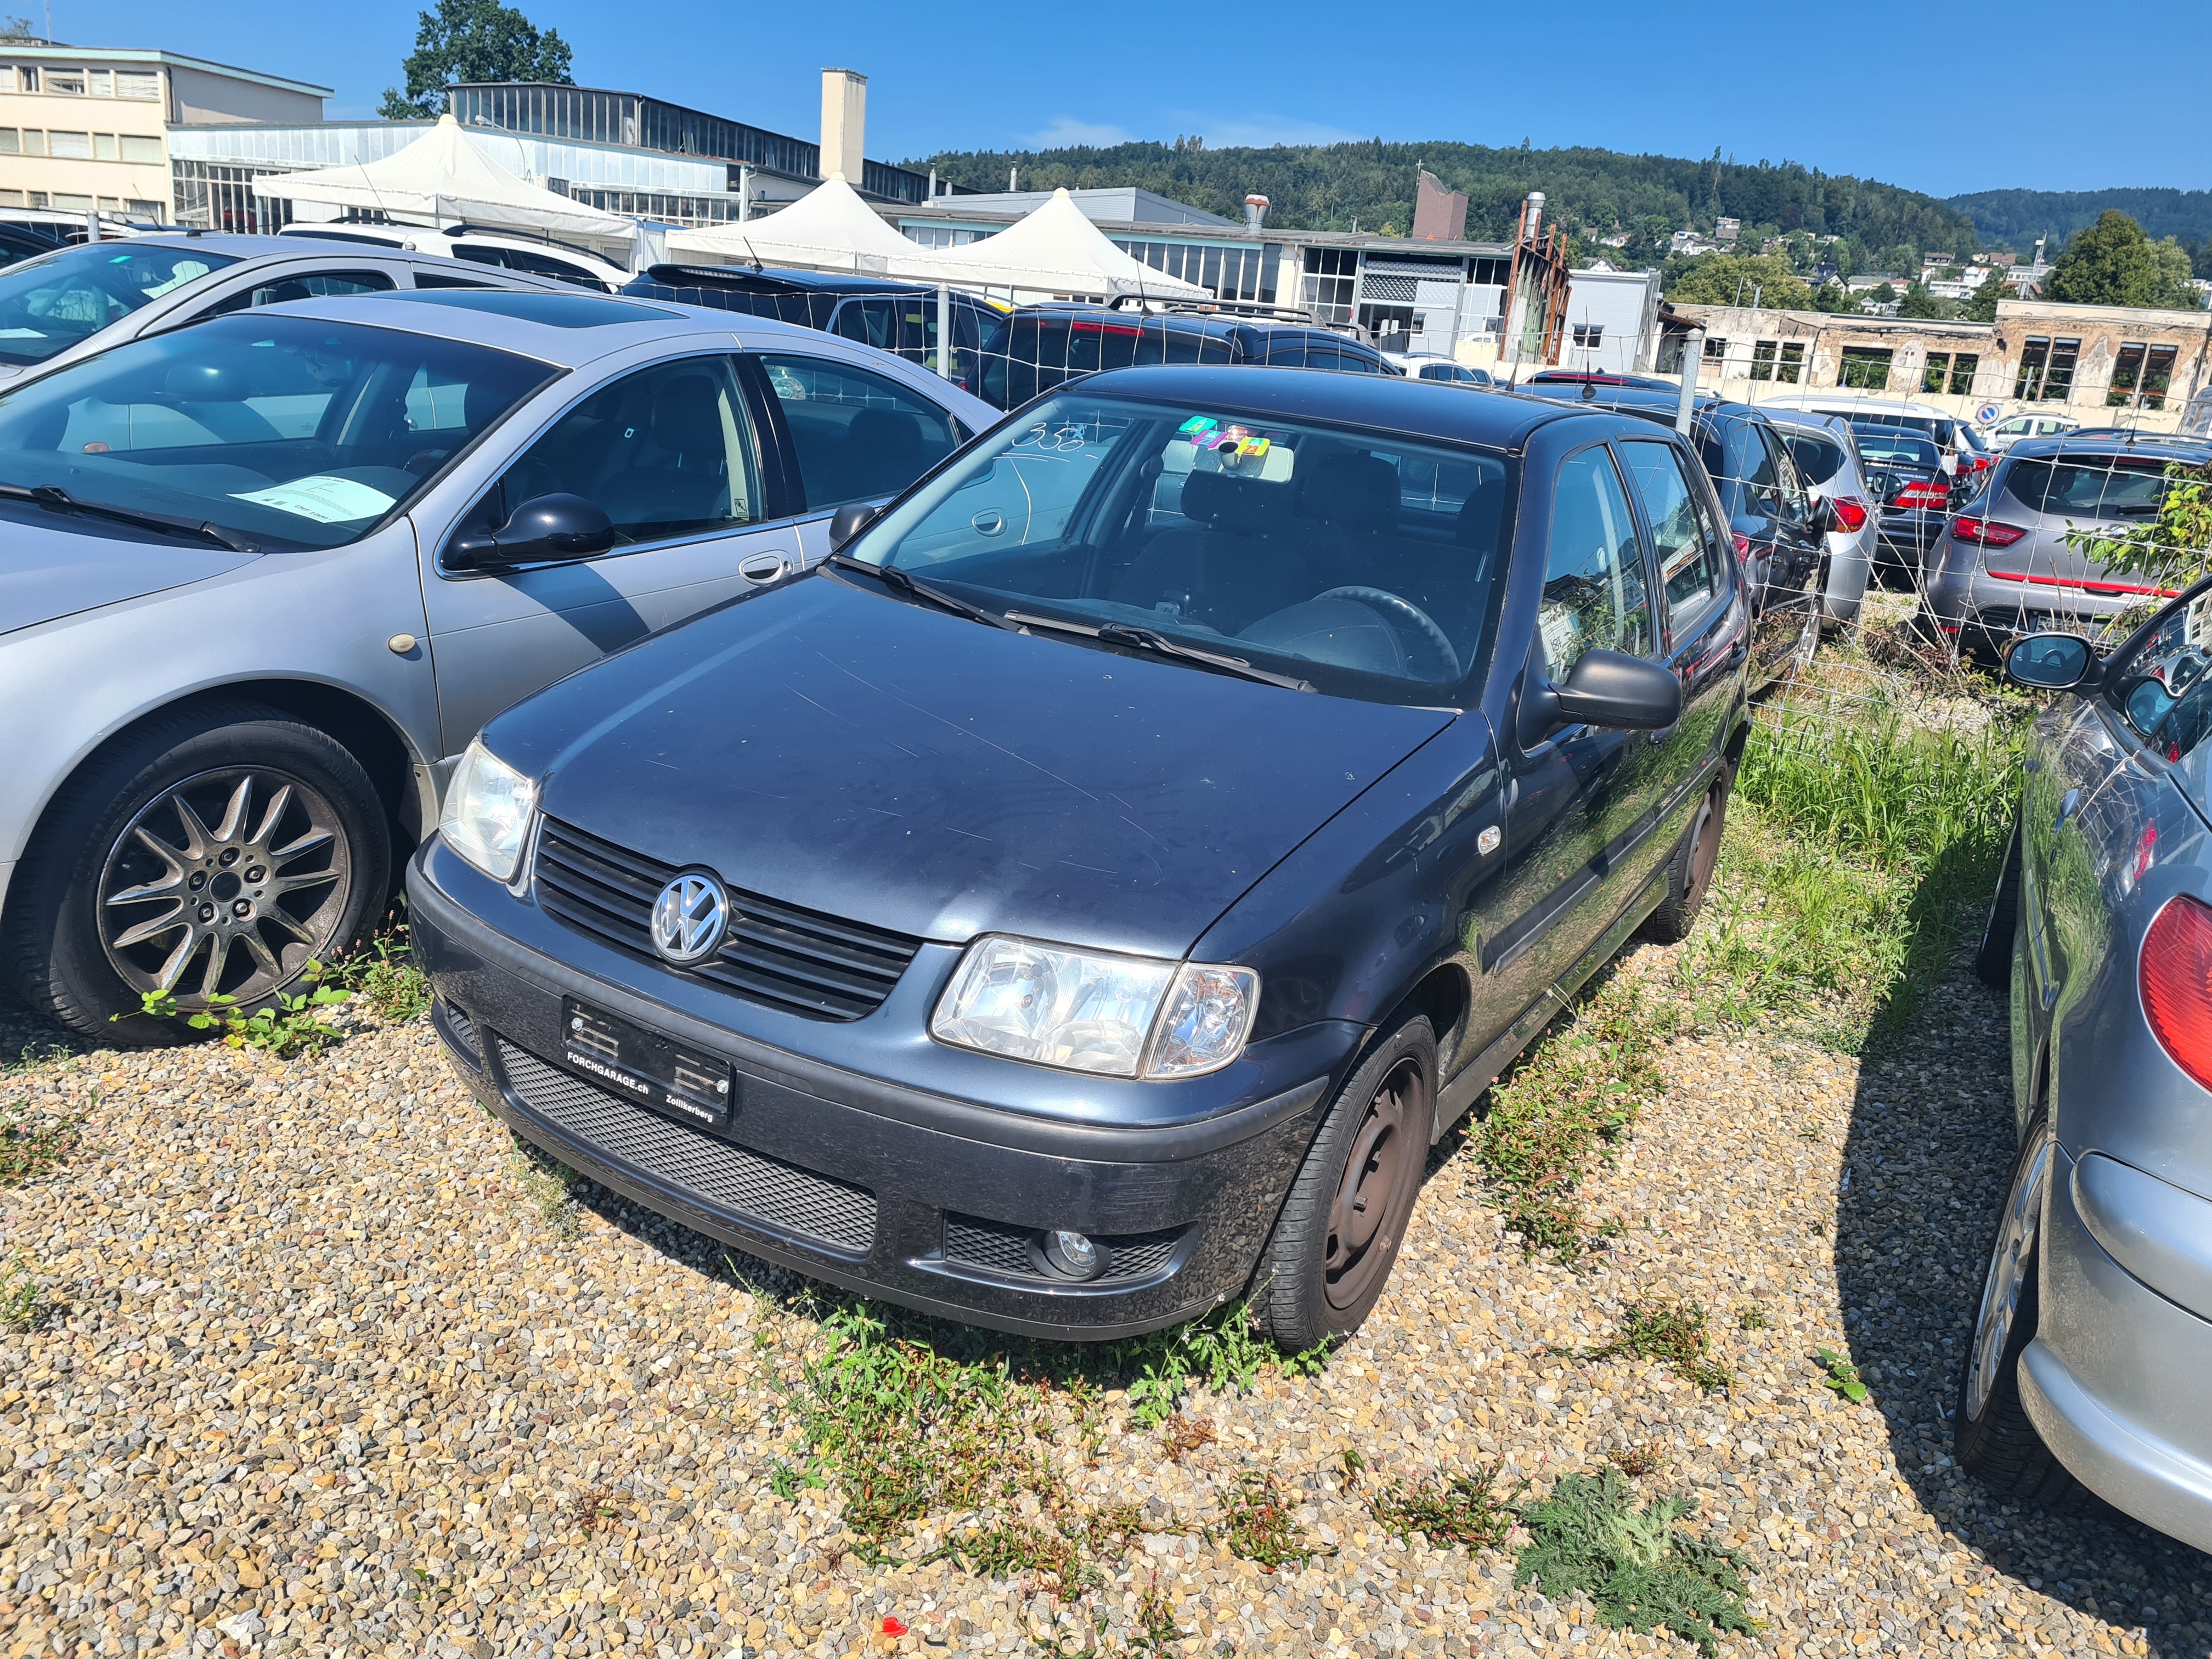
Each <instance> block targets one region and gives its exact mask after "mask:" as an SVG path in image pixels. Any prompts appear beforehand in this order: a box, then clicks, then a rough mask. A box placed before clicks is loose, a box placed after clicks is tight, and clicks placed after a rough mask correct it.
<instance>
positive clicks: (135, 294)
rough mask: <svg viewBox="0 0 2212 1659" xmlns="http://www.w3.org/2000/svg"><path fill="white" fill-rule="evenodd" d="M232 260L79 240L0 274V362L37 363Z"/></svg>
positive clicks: (156, 245)
mask: <svg viewBox="0 0 2212 1659" xmlns="http://www.w3.org/2000/svg"><path fill="white" fill-rule="evenodd" d="M237 263H238V261H237V259H236V258H235V257H234V256H233V255H231V254H228V253H215V252H210V251H208V250H207V249H205V248H200V247H195V246H192V245H191V243H189V242H187V243H185V244H183V245H181V246H179V244H176V243H173V242H155V241H151V240H149V241H143V242H137V241H131V242H86V243H84V244H83V245H82V246H78V247H72V248H64V250H62V251H61V252H58V253H49V254H47V255H46V256H45V257H44V258H38V259H29V260H26V261H25V262H24V263H23V264H20V265H15V266H14V267H12V268H10V269H9V270H5V271H0V363H15V364H19V365H21V364H27V363H43V362H46V359H47V358H49V357H52V356H57V355H58V354H59V353H61V352H64V351H66V350H67V349H69V348H70V347H71V346H73V345H75V344H76V343H77V342H78V341H80V340H85V339H89V338H91V337H92V336H94V335H95V334H97V333H99V332H100V330H101V329H103V328H106V326H107V325H109V324H110V323H113V322H116V321H118V320H120V319H123V318H125V317H128V316H129V315H130V314H131V313H132V312H134V311H136V310H137V309H138V308H139V307H141V306H143V305H145V304H147V303H148V302H149V301H154V300H158V299H160V298H161V296H162V295H164V294H167V293H169V292H171V291H172V290H173V289H179V288H182V287H183V286H184V285H185V283H192V282H197V281H198V280H199V279H200V278H201V277H203V276H206V275H207V274H208V273H209V272H210V271H213V270H221V269H222V267H223V266H225V265H234V264H237Z"/></svg>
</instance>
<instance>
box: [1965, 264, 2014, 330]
mask: <svg viewBox="0 0 2212 1659" xmlns="http://www.w3.org/2000/svg"><path fill="white" fill-rule="evenodd" d="M2003 297H2004V273H2003V272H2002V271H2001V270H1992V271H1991V272H1990V279H1989V281H1987V282H1986V283H1983V284H1982V285H1981V286H1980V287H1979V288H1978V289H1974V290H1973V291H1972V293H1970V294H1968V295H1966V303H1965V304H1964V305H1962V306H1960V307H1959V315H1960V318H1961V319H1963V320H1965V321H1966V322H1969V323H1994V322H1995V321H1996V319H1997V301H1999V300H2001V299H2002V298H2003Z"/></svg>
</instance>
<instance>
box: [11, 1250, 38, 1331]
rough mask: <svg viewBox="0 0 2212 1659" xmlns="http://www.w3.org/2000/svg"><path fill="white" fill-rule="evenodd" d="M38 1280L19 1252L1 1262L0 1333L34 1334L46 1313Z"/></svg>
mask: <svg viewBox="0 0 2212 1659" xmlns="http://www.w3.org/2000/svg"><path fill="white" fill-rule="evenodd" d="M45 1311H46V1309H45V1306H44V1304H43V1292H42V1291H40V1288H39V1277H38V1274H37V1273H34V1272H33V1270H32V1266H31V1261H30V1259H29V1258H28V1257H27V1256H26V1255H24V1254H23V1253H22V1252H21V1250H17V1251H15V1252H14V1253H12V1254H11V1255H9V1257H8V1259H7V1260H6V1261H0V1330H9V1331H33V1330H36V1329H37V1328H39V1321H40V1317H41V1316H42V1315H43V1314H44V1313H45Z"/></svg>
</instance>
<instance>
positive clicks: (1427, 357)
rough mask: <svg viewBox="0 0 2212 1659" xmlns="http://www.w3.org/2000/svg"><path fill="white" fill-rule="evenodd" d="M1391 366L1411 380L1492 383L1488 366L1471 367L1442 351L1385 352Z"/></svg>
mask: <svg viewBox="0 0 2212 1659" xmlns="http://www.w3.org/2000/svg"><path fill="white" fill-rule="evenodd" d="M1383 356H1386V357H1388V358H1389V361H1390V366H1391V367H1392V368H1395V369H1396V370H1397V371H1398V372H1399V373H1400V374H1402V375H1404V376H1405V377H1406V378H1407V380H1443V381H1444V382H1446V383H1447V384H1449V385H1452V386H1489V385H1490V384H1491V376H1490V371H1489V370H1488V369H1486V368H1468V366H1467V365H1466V364H1465V363H1463V362H1460V360H1459V359H1458V358H1456V357H1447V356H1444V355H1443V353H1442V352H1440V351H1407V352H1403V353H1395V354H1394V353H1390V352H1385V353H1383Z"/></svg>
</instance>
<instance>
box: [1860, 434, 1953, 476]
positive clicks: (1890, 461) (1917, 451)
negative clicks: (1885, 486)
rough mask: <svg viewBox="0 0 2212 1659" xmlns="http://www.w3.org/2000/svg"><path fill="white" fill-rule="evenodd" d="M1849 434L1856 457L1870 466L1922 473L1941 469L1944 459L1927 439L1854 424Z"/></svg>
mask: <svg viewBox="0 0 2212 1659" xmlns="http://www.w3.org/2000/svg"><path fill="white" fill-rule="evenodd" d="M1852 430H1853V431H1854V432H1855V433H1856V434H1857V437H1858V441H1859V453H1860V454H1861V455H1862V456H1863V457H1864V458H1865V459H1866V464H1867V465H1869V466H1889V467H1915V468H1917V469H1919V470H1920V471H1924V472H1936V471H1941V470H1942V465H1943V457H1942V454H1941V453H1939V452H1938V451H1937V449H1936V445H1935V443H1934V442H1933V441H1931V440H1929V439H1927V438H1920V437H1915V436H1914V435H1912V434H1911V433H1909V432H1899V431H1898V430H1896V429H1895V428H1887V427H1864V426H1858V425H1857V424H1854V426H1853V428H1852Z"/></svg>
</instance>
